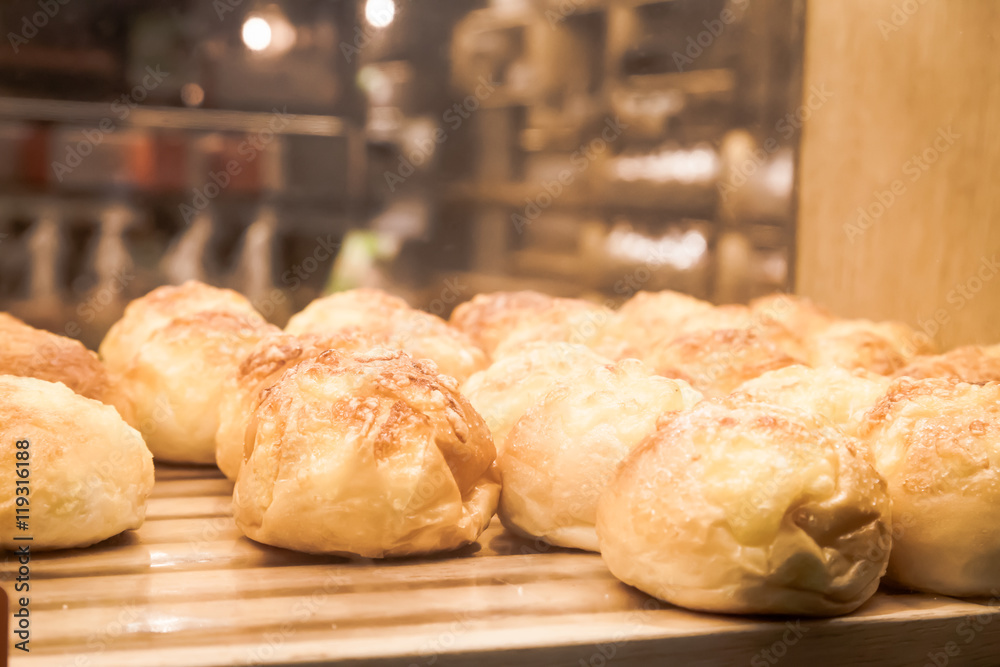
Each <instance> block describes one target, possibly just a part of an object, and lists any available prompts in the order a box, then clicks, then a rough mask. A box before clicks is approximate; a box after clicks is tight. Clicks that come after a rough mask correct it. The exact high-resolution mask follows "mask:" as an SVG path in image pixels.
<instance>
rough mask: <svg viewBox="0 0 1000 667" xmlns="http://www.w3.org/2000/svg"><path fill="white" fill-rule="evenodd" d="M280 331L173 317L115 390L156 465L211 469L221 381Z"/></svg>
mask: <svg viewBox="0 0 1000 667" xmlns="http://www.w3.org/2000/svg"><path fill="white" fill-rule="evenodd" d="M278 331H280V330H279V329H278V328H277V327H274V326H272V325H270V324H266V323H264V322H263V321H262V320H260V319H259V318H258V317H255V316H249V317H248V316H245V315H235V314H233V313H225V312H200V313H196V314H194V315H189V316H187V317H177V318H174V319H172V320H170V321H169V322H168V323H167V324H165V325H163V326H161V327H160V328H159V329H158V330H157V331H156V332H154V333H153V334H152V335H150V336H149V338H148V339H147V340H146V341H145V342H144V343H142V345H141V346H139V348H138V351H137V353H136V354H135V356H134V357H133V359H132V361H131V362H130V363H129V364H128V366H127V367H126V368H125V369H124V370H123V371H122V374H121V376H120V379H119V382H118V384H117V386H116V387H115V392H114V393H115V405H116V406H117V407H118V409H119V412H121V413H122V416H123V417H125V420H126V421H128V422H129V423H130V424H131V425H132V426H134V427H135V428H137V429H138V430H139V432H140V433H142V435H143V437H144V438H145V440H146V444H147V445H149V449H150V451H152V452H153V456H155V457H156V458H157V459H160V460H164V461H173V462H176V463H214V462H215V434H216V431H218V428H219V405H220V403H221V402H222V396H223V394H224V393H225V391H226V389H225V385H226V379H227V378H228V377H229V376H230V375H231V374H232V373H235V371H236V368H238V367H239V365H240V363H241V362H242V361H243V359H244V358H245V357H246V356H247V354H249V353H250V351H251V350H252V349H253V347H254V345H256V344H257V342H258V341H259V340H260V339H261V338H263V337H264V336H266V335H268V334H270V333H276V332H278Z"/></svg>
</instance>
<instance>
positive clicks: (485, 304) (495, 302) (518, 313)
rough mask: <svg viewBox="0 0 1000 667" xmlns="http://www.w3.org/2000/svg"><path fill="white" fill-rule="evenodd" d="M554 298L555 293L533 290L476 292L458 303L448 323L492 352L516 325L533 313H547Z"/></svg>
mask: <svg viewBox="0 0 1000 667" xmlns="http://www.w3.org/2000/svg"><path fill="white" fill-rule="evenodd" d="M554 301H555V297H551V296H548V295H546V294H541V293H539V292H532V291H530V290H524V291H521V292H491V293H488V294H477V295H476V296H474V297H473V298H472V299H471V300H469V301H466V302H465V303H460V304H458V306H456V307H455V310H454V311H453V312H452V314H451V318H450V319H449V323H450V324H451V326H453V327H455V328H456V329H458V330H459V331H462V332H463V333H465V335H467V336H468V337H469V338H470V339H471V340H472V341H473V342H474V343H475V344H476V345H478V346H479V347H480V348H481V349H482V350H484V351H485V352H486V353H487V354H490V355H492V354H493V351H494V350H495V349H496V347H497V345H499V344H500V343H501V342H503V340H504V339H505V338H506V337H507V336H508V335H510V333H511V332H512V331H513V330H514V329H516V328H517V327H518V326H520V325H522V324H523V323H524V322H525V320H527V319H529V318H530V316H532V315H535V314H538V313H544V312H545V311H546V310H548V309H549V308H551V307H552V304H553V302H554Z"/></svg>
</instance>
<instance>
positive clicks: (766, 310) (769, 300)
mask: <svg viewBox="0 0 1000 667" xmlns="http://www.w3.org/2000/svg"><path fill="white" fill-rule="evenodd" d="M750 312H751V314H752V315H753V317H754V318H755V319H756V320H758V321H762V322H776V323H778V324H780V325H782V326H783V327H785V328H786V329H788V330H789V331H791V332H792V333H794V334H795V335H797V336H799V337H801V338H806V337H808V336H810V335H812V334H813V333H815V332H817V331H821V330H822V329H825V328H826V327H828V326H830V325H831V324H833V321H834V319H835V318H834V317H833V315H832V314H831V313H830V312H829V311H828V310H826V309H825V308H821V307H820V306H817V305H816V304H815V303H813V302H812V301H810V300H809V299H807V298H805V297H801V296H796V295H794V294H769V295H767V296H762V297H758V298H756V299H754V300H753V301H751V302H750Z"/></svg>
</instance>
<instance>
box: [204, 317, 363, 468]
mask: <svg viewBox="0 0 1000 667" xmlns="http://www.w3.org/2000/svg"><path fill="white" fill-rule="evenodd" d="M373 347H377V343H376V341H375V340H374V339H372V338H371V337H370V336H366V335H364V334H362V333H360V332H358V331H357V330H348V331H344V332H342V333H338V334H333V335H331V336H316V335H312V334H304V335H302V336H292V335H290V334H286V333H274V334H270V335H266V336H264V337H263V338H262V339H261V340H260V341H259V342H258V343H257V344H256V345H255V346H254V347H253V349H252V350H250V352H249V354H248V355H247V356H246V358H245V359H244V360H243V361H242V363H240V364H239V366H238V367H237V368H236V369H235V372H234V373H232V374H231V375H230V376H229V378H227V380H226V384H225V388H224V390H223V392H222V395H221V397H220V400H221V403H220V406H219V428H218V430H217V431H216V433H215V462H216V464H217V465H218V466H219V469H220V470H221V471H222V472H223V474H224V475H225V476H226V477H228V478H229V479H230V480H234V481H235V480H236V475H237V473H239V471H240V464H241V463H243V459H244V448H245V436H246V430H247V426H248V425H249V423H250V417H251V415H252V414H253V411H254V410H256V409H257V406H258V405H259V404H260V401H261V399H262V398H263V394H264V392H265V391H266V390H267V389H268V387H270V386H271V385H273V384H274V383H275V382H276V381H277V380H278V378H280V377H281V375H282V373H284V372H285V371H286V370H288V369H289V368H291V367H292V366H294V365H296V364H299V363H301V362H303V361H307V360H309V359H315V358H316V357H318V356H319V355H320V354H322V353H323V352H325V351H327V350H340V351H341V352H345V353H352V352H364V351H367V350H370V349H372V348H373Z"/></svg>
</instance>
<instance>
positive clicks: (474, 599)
mask: <svg viewBox="0 0 1000 667" xmlns="http://www.w3.org/2000/svg"><path fill="white" fill-rule="evenodd" d="M231 491H232V485H231V484H230V483H229V482H227V481H226V480H225V479H223V478H222V477H221V476H220V475H219V473H218V471H216V470H212V469H208V468H180V467H166V466H159V467H158V469H157V483H156V487H155V489H154V493H153V497H152V498H151V500H150V503H149V511H148V514H147V520H146V523H145V524H144V525H143V527H142V528H141V529H139V530H138V531H134V532H129V533H125V534H123V535H120V536H118V537H115V538H112V539H111V540H108V541H106V542H103V543H101V544H99V545H96V546H94V547H91V548H89V549H82V550H73V551H62V552H52V553H36V554H33V557H32V561H31V607H30V609H31V633H32V634H31V653H30V654H28V655H25V654H23V653H20V654H18V653H19V652H18V651H14V655H13V656H12V664H13V665H24V666H25V667H70V666H75V665H88V666H96V665H107V666H110V667H115V666H122V667H125V666H128V667H133V666H135V665H143V666H146V667H161V666H162V667H181V666H199V667H204V666H210V665H212V666H214V665H232V664H237V665H246V664H257V665H328V664H349V665H374V664H399V665H405V666H406V667H412V666H419V667H423V666H427V667H430V665H465V664H474V665H476V666H477V667H488V666H492V665H497V666H499V665H518V666H519V667H533V666H536V665H537V666H539V667H541V666H543V665H544V666H546V667H549V666H554V665H594V666H595V667H599V666H601V665H653V664H656V665H661V664H662V665H668V664H671V665H672V664H677V665H732V664H750V665H774V664H778V662H779V661H780V662H781V663H783V664H787V665H797V664H806V663H808V664H811V665H814V666H815V665H846V664H854V665H869V664H871V665H874V664H880V665H881V664H900V665H904V664H907V665H909V664H915V665H922V664H925V663H931V664H933V662H932V660H931V658H930V657H929V656H932V655H937V656H939V657H940V658H941V659H943V657H948V659H949V662H948V664H950V665H956V664H961V665H973V664H982V665H995V664H998V663H1000V607H996V606H990V604H989V602H990V601H985V600H984V601H978V602H977V601H963V600H956V599H952V598H946V597H933V596H928V595H918V594H912V593H901V592H894V591H890V590H884V591H880V592H879V593H878V594H877V595H876V596H875V597H874V598H873V599H872V600H871V601H870V602H869V603H868V604H866V605H865V606H864V607H863V608H862V609H861V610H859V611H858V612H855V613H854V614H851V615H849V616H845V617H841V618H834V619H825V620H801V621H799V620H797V619H780V618H779V619H764V618H747V617H727V616H717V615H709V614H698V613H693V612H689V611H685V610H682V609H678V608H676V607H672V606H670V605H667V604H665V603H661V602H658V601H656V600H654V599H652V598H650V597H648V596H646V595H644V594H642V593H640V592H638V591H636V590H635V589H632V588H630V587H628V586H625V585H623V584H621V583H620V582H618V581H616V580H615V579H614V578H613V577H612V576H611V574H610V573H609V572H608V570H607V569H606V568H605V566H604V564H603V562H602V561H601V558H600V556H598V555H596V554H589V553H584V552H578V551H572V550H564V549H555V548H545V547H544V545H537V544H535V543H533V542H530V541H526V540H521V539H518V538H516V537H513V536H511V535H509V534H507V533H506V532H504V531H503V529H502V527H501V526H500V525H499V521H497V520H496V519H494V521H493V524H492V525H491V527H490V528H489V530H487V532H486V533H485V534H484V535H483V536H482V538H481V539H480V541H479V543H478V544H475V545H472V546H470V547H466V548H465V549H462V550H460V551H458V552H456V553H454V554H451V555H449V556H447V557H439V558H420V559H399V560H389V561H381V562H379V561H372V560H356V561H351V560H347V559H343V558H333V557H320V556H311V555H307V554H299V553H295V552H291V551H284V550H281V549H275V548H271V547H266V546H262V545H259V544H256V543H254V542H252V541H250V540H248V539H246V538H244V537H242V536H241V535H240V533H239V531H238V530H237V529H236V527H235V525H234V523H233V520H232V516H231V512H230V494H231ZM539 547H540V548H539ZM16 568H17V565H16V562H14V561H13V560H12V559H11V558H10V556H9V554H8V555H7V557H6V558H5V560H4V563H3V566H2V569H0V578H2V580H3V582H2V583H3V586H4V587H5V588H6V589H7V591H8V593H10V594H12V593H13V581H12V579H13V576H15V572H16ZM998 602H1000V601H992V603H993V605H996V604H998ZM976 628H978V630H977V629H976ZM792 639H795V641H794V643H792V642H791V640H792ZM949 647H951V649H952V652H953V653H954V650H956V649H957V650H958V651H959V653H958V654H957V655H953V656H947V654H946V651H947V650H948V649H949ZM765 651H770V653H765ZM779 653H780V656H779V655H778V654H779Z"/></svg>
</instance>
